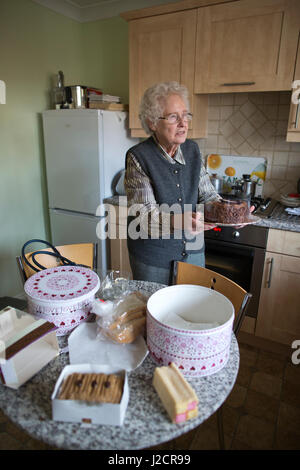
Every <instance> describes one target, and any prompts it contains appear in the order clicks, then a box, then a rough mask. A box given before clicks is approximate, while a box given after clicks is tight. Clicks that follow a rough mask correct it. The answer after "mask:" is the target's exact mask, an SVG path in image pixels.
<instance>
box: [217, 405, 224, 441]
mask: <svg viewBox="0 0 300 470" xmlns="http://www.w3.org/2000/svg"><path fill="white" fill-rule="evenodd" d="M217 420H218V435H219V445H220V449H221V450H225V444H224V430H223V412H222V406H221V407H220V408H219V409H218V410H217Z"/></svg>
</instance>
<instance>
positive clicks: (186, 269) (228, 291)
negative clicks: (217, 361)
mask: <svg viewBox="0 0 300 470" xmlns="http://www.w3.org/2000/svg"><path fill="white" fill-rule="evenodd" d="M173 284H194V285H198V286H204V287H208V288H210V289H214V290H216V291H217V292H220V293H221V294H223V295H224V296H225V297H227V298H228V299H229V300H230V302H231V303H232V305H233V307H234V311H235V320H234V325H233V331H234V333H235V334H237V333H238V332H239V329H240V327H241V324H242V321H243V318H244V316H245V313H246V309H247V307H248V305H249V302H250V299H251V297H252V294H250V293H249V292H247V291H245V290H244V289H243V288H242V287H241V286H239V285H238V284H236V283H235V282H234V281H232V280H231V279H228V278H227V277H225V276H222V275H221V274H219V273H216V272H215V271H211V270H210V269H206V268H202V267H200V266H195V265H193V264H188V263H183V262H182V261H176V262H175V263H174V271H173Z"/></svg>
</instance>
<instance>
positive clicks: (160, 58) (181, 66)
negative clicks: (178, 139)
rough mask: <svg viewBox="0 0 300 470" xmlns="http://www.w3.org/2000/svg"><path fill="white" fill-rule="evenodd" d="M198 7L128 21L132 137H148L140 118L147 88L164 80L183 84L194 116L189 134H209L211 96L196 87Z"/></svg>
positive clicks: (195, 136)
mask: <svg viewBox="0 0 300 470" xmlns="http://www.w3.org/2000/svg"><path fill="white" fill-rule="evenodd" d="M195 12H196V10H195V11H194V10H190V11H182V12H177V13H170V14H166V15H160V16H151V17H149V18H141V19H138V20H133V21H130V23H129V127H130V129H131V135H132V137H146V134H145V132H144V130H143V129H142V127H141V123H140V120H139V105H140V100H141V98H142V96H143V94H144V92H145V90H146V89H147V88H148V87H150V86H152V85H154V84H155V83H158V82H162V81H173V80H175V81H177V82H179V83H181V84H184V85H185V86H186V87H187V88H188V90H189V93H190V104H191V112H192V113H193V115H194V119H193V121H192V122H191V123H190V127H189V137H191V138H200V137H206V136H207V110H208V97H207V96H196V95H194V94H193V90H194V69H195V37H196V14H195Z"/></svg>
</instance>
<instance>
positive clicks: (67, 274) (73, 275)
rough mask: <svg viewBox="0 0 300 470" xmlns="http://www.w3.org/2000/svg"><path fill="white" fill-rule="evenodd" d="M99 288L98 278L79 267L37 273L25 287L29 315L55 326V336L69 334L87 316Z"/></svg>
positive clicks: (89, 270)
mask: <svg viewBox="0 0 300 470" xmlns="http://www.w3.org/2000/svg"><path fill="white" fill-rule="evenodd" d="M99 287H100V279H99V277H98V275H97V274H96V273H95V272H94V271H92V270H91V269H88V268H83V267H81V266H59V267H56V268H49V269H45V270H43V271H40V272H38V273H36V274H34V275H33V276H31V277H30V278H29V279H28V280H27V281H26V282H25V285H24V290H25V293H26V296H27V300H28V312H29V313H31V314H33V315H34V316H35V317H36V318H43V319H45V320H47V321H49V322H52V323H54V324H55V326H57V327H58V330H57V332H56V334H57V336H64V335H66V334H68V333H69V332H70V331H72V330H73V329H74V328H75V327H76V326H78V325H79V324H80V323H81V322H83V321H84V320H86V319H87V318H88V316H89V314H90V308H91V305H92V301H93V299H94V298H95V294H96V292H97V291H98V289H99Z"/></svg>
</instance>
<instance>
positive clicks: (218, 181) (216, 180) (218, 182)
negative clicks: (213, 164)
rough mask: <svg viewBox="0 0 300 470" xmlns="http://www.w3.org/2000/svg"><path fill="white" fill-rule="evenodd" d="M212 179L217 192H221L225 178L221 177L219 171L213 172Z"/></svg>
mask: <svg viewBox="0 0 300 470" xmlns="http://www.w3.org/2000/svg"><path fill="white" fill-rule="evenodd" d="M210 181H211V184H212V185H213V187H214V188H215V190H216V191H217V193H219V194H221V193H222V189H223V180H222V178H220V177H219V176H218V175H217V173H213V174H212V175H211V176H210Z"/></svg>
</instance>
